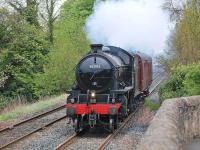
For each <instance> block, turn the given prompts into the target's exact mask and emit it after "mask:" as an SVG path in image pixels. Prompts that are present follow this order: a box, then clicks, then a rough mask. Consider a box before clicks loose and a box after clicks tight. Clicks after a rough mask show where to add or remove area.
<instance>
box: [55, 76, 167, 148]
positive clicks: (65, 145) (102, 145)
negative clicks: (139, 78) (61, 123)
mask: <svg viewBox="0 0 200 150" xmlns="http://www.w3.org/2000/svg"><path fill="white" fill-rule="evenodd" d="M163 79H164V75H163V73H161V74H159V75H156V77H154V82H153V84H152V87H151V89H150V95H151V94H152V93H153V92H154V90H155V89H156V88H157V87H158V86H159V85H160V83H161V82H162V81H163ZM139 109H140V107H138V109H137V110H135V112H133V113H132V114H130V115H129V116H128V117H127V118H126V119H125V120H124V121H123V122H122V123H121V125H120V127H119V128H118V129H117V130H115V131H114V132H113V133H112V134H108V135H107V136H106V137H105V138H104V140H102V141H101V142H100V144H99V145H98V146H97V148H96V149H98V150H104V149H105V148H106V146H107V145H108V144H109V143H110V142H111V141H112V139H113V138H114V137H116V136H117V134H118V133H120V131H121V130H122V129H123V128H124V127H125V126H126V124H127V123H128V122H129V121H130V120H131V119H132V118H133V117H134V116H135V114H136V112H137V111H138V110H139ZM84 134H86V131H85V130H83V131H81V132H80V133H76V134H74V135H72V136H71V137H69V138H68V139H66V140H65V141H64V142H63V143H61V144H59V145H58V146H57V147H56V148H55V150H64V149H67V148H68V147H70V146H71V145H72V144H74V143H76V142H77V141H78V140H79V139H80V138H82V136H83V135H84Z"/></svg>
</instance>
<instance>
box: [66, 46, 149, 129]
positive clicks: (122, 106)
mask: <svg viewBox="0 0 200 150" xmlns="http://www.w3.org/2000/svg"><path fill="white" fill-rule="evenodd" d="M151 82H152V59H151V57H149V56H147V55H145V54H142V53H139V52H133V51H127V50H124V49H121V48H119V47H114V46H103V45H101V44H93V45H91V52H89V53H88V54H87V55H86V56H84V57H83V58H82V59H81V60H80V61H79V63H78V64H77V66H76V84H75V85H74V87H73V88H72V90H71V91H70V92H69V94H70V95H69V96H68V98H67V104H66V105H65V107H66V108H67V116H68V117H69V118H71V120H72V121H73V125H74V128H75V131H76V132H79V131H80V129H82V128H85V127H90V128H94V127H96V126H102V127H105V128H107V129H109V130H110V131H111V132H112V131H113V130H114V129H115V128H117V127H118V124H119V121H121V120H123V119H124V118H125V117H126V116H127V115H128V114H129V113H131V112H133V111H134V110H135V109H136V106H137V103H138V102H139V101H141V100H142V99H143V97H144V96H146V95H148V92H149V87H150V85H151Z"/></svg>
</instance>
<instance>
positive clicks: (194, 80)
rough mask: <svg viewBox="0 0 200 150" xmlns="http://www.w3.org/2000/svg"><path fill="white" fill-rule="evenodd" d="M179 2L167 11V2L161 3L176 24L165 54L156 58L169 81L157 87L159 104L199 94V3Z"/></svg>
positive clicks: (168, 1) (194, 0) (169, 2)
mask: <svg viewBox="0 0 200 150" xmlns="http://www.w3.org/2000/svg"><path fill="white" fill-rule="evenodd" d="M183 3H184V4H183V6H177V7H176V8H174V9H170V8H171V6H173V5H171V1H170V0H165V3H164V8H165V9H166V10H168V11H169V12H170V14H171V19H173V21H174V22H175V23H176V24H175V29H174V30H173V31H172V33H171V36H170V37H169V40H168V49H167V50H166V53H165V55H163V56H160V57H159V58H158V60H159V62H160V63H161V64H163V66H164V67H165V70H166V71H167V73H168V75H169V81H168V82H167V83H166V84H165V85H163V86H162V87H161V88H160V92H159V93H160V98H161V100H162V101H163V100H165V99H168V98H173V97H182V96H191V95H199V94H200V90H199V88H200V71H199V70H200V44H199V41H200V4H199V3H198V1H196V0H187V1H186V3H185V2H183ZM174 6H175V5H174ZM175 10H179V11H176V12H175Z"/></svg>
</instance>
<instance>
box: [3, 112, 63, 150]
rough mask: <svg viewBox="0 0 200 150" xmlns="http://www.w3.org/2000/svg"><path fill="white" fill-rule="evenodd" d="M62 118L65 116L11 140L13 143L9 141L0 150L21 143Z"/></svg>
mask: <svg viewBox="0 0 200 150" xmlns="http://www.w3.org/2000/svg"><path fill="white" fill-rule="evenodd" d="M64 118H66V115H65V116H63V117H60V118H58V119H55V120H53V121H51V122H50V123H48V124H45V125H43V126H41V127H39V128H38V129H35V130H33V131H31V132H29V133H27V134H25V135H23V136H21V137H19V138H17V139H15V140H13V141H11V142H9V143H6V144H5V145H3V146H1V147H0V149H3V148H6V147H8V146H11V145H12V144H14V143H16V142H19V141H21V140H22V139H24V138H26V137H28V136H30V135H31V134H33V133H36V132H38V131H40V130H42V129H44V128H46V127H48V126H50V125H52V124H54V123H56V122H58V121H60V120H62V119H64Z"/></svg>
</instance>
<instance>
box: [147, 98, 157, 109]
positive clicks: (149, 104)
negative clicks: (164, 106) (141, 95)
mask: <svg viewBox="0 0 200 150" xmlns="http://www.w3.org/2000/svg"><path fill="white" fill-rule="evenodd" d="M144 105H145V106H146V107H148V108H149V109H150V110H151V111H156V110H158V109H159V107H160V104H158V103H156V102H153V101H151V100H149V99H147V98H146V99H145V102H144Z"/></svg>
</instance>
